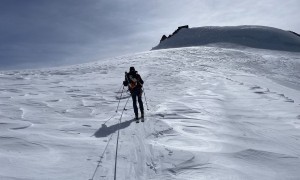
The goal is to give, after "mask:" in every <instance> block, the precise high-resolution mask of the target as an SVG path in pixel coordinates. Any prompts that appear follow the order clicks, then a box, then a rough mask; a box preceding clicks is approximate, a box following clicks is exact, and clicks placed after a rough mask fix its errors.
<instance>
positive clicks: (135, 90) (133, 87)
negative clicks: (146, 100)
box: [123, 67, 144, 123]
mask: <svg viewBox="0 0 300 180" xmlns="http://www.w3.org/2000/svg"><path fill="white" fill-rule="evenodd" d="M143 84H144V81H143V79H142V78H141V76H140V75H139V74H138V73H137V71H135V69H134V67H130V69H129V73H127V72H125V80H124V81H123V85H124V86H128V89H129V91H130V93H131V97H132V102H133V109H134V114H135V119H136V121H137V123H138V107H137V103H136V100H137V99H138V103H139V108H140V111H141V118H142V122H143V118H144V106H143V101H142V94H143V90H142V87H143Z"/></svg>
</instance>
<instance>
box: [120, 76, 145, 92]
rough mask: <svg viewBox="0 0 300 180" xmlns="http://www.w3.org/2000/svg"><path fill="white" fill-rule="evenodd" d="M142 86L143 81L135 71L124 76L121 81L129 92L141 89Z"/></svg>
mask: <svg viewBox="0 0 300 180" xmlns="http://www.w3.org/2000/svg"><path fill="white" fill-rule="evenodd" d="M143 84H144V81H143V79H142V78H141V76H140V75H139V74H138V73H137V71H131V72H129V73H126V74H125V80H124V81H123V85H124V86H128V88H129V90H130V92H133V91H135V90H140V89H142V87H143Z"/></svg>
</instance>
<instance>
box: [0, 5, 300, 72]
mask: <svg viewBox="0 0 300 180" xmlns="http://www.w3.org/2000/svg"><path fill="white" fill-rule="evenodd" d="M299 7H300V1H299V0H285V1H281V0H260V1H253V0H243V1H240V0H226V1H224V0H186V1H184V0H163V1H162V0H106V1H103V0H0V69H17V68H37V67H50V66H59V65H66V64H76V63H83V62H88V61H94V60H101V59H105V58H107V57H113V56H119V55H123V54H130V53H135V52H141V51H148V50H150V49H151V48H152V47H154V46H156V45H157V44H158V42H159V40H160V38H161V36H162V35H163V34H170V33H172V32H173V31H174V30H175V29H176V28H177V26H181V25H186V24H188V25H190V26H191V27H200V26H232V25H264V26H272V27H277V28H280V29H284V30H292V31H295V32H297V33H300V21H299V18H298V17H300V11H299V10H298V8H299Z"/></svg>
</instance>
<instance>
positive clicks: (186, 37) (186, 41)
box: [152, 25, 300, 52]
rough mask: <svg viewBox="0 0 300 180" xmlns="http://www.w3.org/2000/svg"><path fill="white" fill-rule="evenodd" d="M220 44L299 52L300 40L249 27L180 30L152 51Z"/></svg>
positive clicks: (271, 29) (277, 31) (281, 32)
mask: <svg viewBox="0 0 300 180" xmlns="http://www.w3.org/2000/svg"><path fill="white" fill-rule="evenodd" d="M177 30H178V29H177ZM163 37H164V36H163ZM165 37H166V36H165ZM222 43H223V44H224V43H229V44H233V45H236V46H246V47H252V48H259V49H270V50H281V51H291V52H300V37H299V36H298V35H297V33H295V32H291V31H285V30H282V29H278V28H274V27H267V26H253V25H243V26H204V27H193V28H188V27H187V28H180V30H178V31H177V32H176V33H173V34H172V35H170V36H169V37H168V38H162V39H161V41H160V43H159V44H158V45H157V46H155V47H153V48H152V50H157V49H168V48H178V47H190V46H204V45H211V44H222Z"/></svg>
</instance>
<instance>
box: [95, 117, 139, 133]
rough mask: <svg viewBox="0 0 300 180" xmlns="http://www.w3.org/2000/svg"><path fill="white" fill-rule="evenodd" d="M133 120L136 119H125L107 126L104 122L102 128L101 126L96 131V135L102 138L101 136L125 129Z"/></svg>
mask: <svg viewBox="0 0 300 180" xmlns="http://www.w3.org/2000/svg"><path fill="white" fill-rule="evenodd" d="M133 121H135V120H134V119H132V120H129V121H124V122H122V123H120V124H119V123H117V124H114V125H112V126H109V127H107V126H106V125H105V124H102V126H101V128H99V129H98V130H97V131H96V132H95V133H94V136H95V137H96V138H100V137H106V136H108V135H110V134H112V133H114V132H116V131H118V130H120V129H124V128H127V127H128V126H129V125H130V124H131V123H132V122H133Z"/></svg>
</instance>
